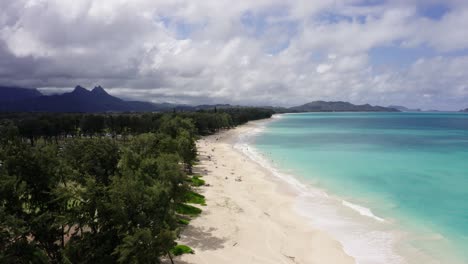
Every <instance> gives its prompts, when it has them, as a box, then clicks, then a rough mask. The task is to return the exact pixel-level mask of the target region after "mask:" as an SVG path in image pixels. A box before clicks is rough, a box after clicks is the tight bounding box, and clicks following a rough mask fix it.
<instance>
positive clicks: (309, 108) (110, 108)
mask: <svg viewBox="0 0 468 264" xmlns="http://www.w3.org/2000/svg"><path fill="white" fill-rule="evenodd" d="M215 107H216V108H218V109H221V108H224V109H225V108H238V107H242V106H238V105H229V104H216V105H198V106H190V105H178V104H170V103H159V104H155V103H150V102H141V101H125V100H122V99H120V98H117V97H114V96H112V95H110V94H108V93H107V92H106V91H105V90H104V89H103V88H102V87H101V86H97V87H94V89H92V90H91V91H90V90H87V89H85V88H83V87H81V86H76V87H75V89H74V90H73V91H72V92H69V93H64V94H59V95H43V94H42V93H41V92H39V91H38V90H37V89H29V88H18V87H5V86H0V112H85V113H93V112H164V111H172V110H174V109H175V110H178V111H197V110H206V109H213V108H215ZM263 108H268V109H272V110H274V111H275V112H279V113H287V112H344V111H346V112H398V111H399V110H398V109H395V108H389V107H382V106H371V105H369V104H364V105H354V104H351V103H348V102H341V101H339V102H325V101H314V102H310V103H307V104H304V105H300V106H295V107H290V108H284V107H272V106H265V107H263Z"/></svg>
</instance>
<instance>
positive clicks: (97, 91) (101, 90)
mask: <svg viewBox="0 0 468 264" xmlns="http://www.w3.org/2000/svg"><path fill="white" fill-rule="evenodd" d="M91 92H92V93H93V94H101V95H109V94H108V93H107V92H106V90H104V88H102V87H101V86H100V85H99V86H96V87H94V89H93V90H92V91H91Z"/></svg>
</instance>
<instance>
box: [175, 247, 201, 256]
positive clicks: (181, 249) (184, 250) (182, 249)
mask: <svg viewBox="0 0 468 264" xmlns="http://www.w3.org/2000/svg"><path fill="white" fill-rule="evenodd" d="M171 253H172V255H174V256H180V255H183V254H194V253H195V252H194V251H193V249H191V248H190V247H189V246H186V245H177V246H175V247H174V248H173V249H171Z"/></svg>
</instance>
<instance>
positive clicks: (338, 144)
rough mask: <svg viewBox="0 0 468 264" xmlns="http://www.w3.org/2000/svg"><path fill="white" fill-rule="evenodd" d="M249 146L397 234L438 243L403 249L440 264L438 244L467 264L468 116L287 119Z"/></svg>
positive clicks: (344, 115) (298, 116) (340, 115)
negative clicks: (431, 256) (361, 207)
mask: <svg viewBox="0 0 468 264" xmlns="http://www.w3.org/2000/svg"><path fill="white" fill-rule="evenodd" d="M254 146H255V147H256V148H257V149H258V150H259V151H260V152H262V153H264V154H265V155H267V156H268V157H269V158H271V159H272V160H274V162H275V163H276V164H277V165H278V166H280V167H281V168H284V169H285V170H288V171H293V172H294V174H295V175H297V176H298V177H299V178H302V179H303V180H305V181H309V182H312V183H314V185H316V186H318V187H320V188H322V189H325V190H327V191H328V192H331V193H333V194H336V195H338V196H340V197H343V198H344V199H346V200H349V201H352V202H353V203H357V204H364V205H365V206H366V207H369V208H370V209H371V210H372V212H373V213H374V214H375V215H376V216H378V217H381V218H383V219H391V220H392V222H394V223H396V225H398V226H399V227H401V228H402V229H404V230H410V231H414V233H415V234H419V235H420V237H425V235H427V237H430V238H433V237H434V236H433V235H434V234H436V235H437V236H435V237H440V238H441V239H414V240H413V241H408V243H411V244H413V245H414V246H416V247H419V248H421V250H423V251H427V253H430V254H431V252H432V254H434V256H436V255H437V257H438V258H441V259H442V262H443V258H444V252H442V253H441V252H438V253H437V254H435V253H434V251H436V250H435V248H439V247H438V246H439V243H440V244H441V245H442V243H443V244H444V245H445V246H446V247H448V248H449V249H450V250H453V252H450V254H457V258H459V259H460V260H461V262H462V263H468V253H467V252H466V250H467V249H468V114H462V113H307V114H288V115H283V116H282V118H279V119H278V120H276V121H274V122H271V123H269V124H268V125H267V127H266V129H265V130H264V131H263V132H262V133H261V135H259V136H258V137H257V138H256V139H255V143H254ZM415 237H416V236H415ZM444 250H445V249H444ZM445 253H447V252H445ZM465 261H466V262H465Z"/></svg>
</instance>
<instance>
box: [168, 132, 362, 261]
mask: <svg viewBox="0 0 468 264" xmlns="http://www.w3.org/2000/svg"><path fill="white" fill-rule="evenodd" d="M253 127H254V125H253V124H247V125H243V126H240V127H238V128H235V129H232V130H227V131H223V132H220V133H218V134H216V135H213V136H209V137H204V138H202V139H200V140H199V141H198V143H197V147H198V151H199V155H200V164H199V165H198V166H197V168H196V171H197V172H199V173H200V174H202V175H203V179H204V180H205V181H206V183H207V185H209V186H203V187H201V188H200V190H199V191H200V193H201V194H203V195H205V196H206V201H207V206H203V208H202V209H203V213H202V214H201V215H200V216H199V217H197V218H195V219H194V220H192V221H191V223H190V225H189V226H188V227H187V228H186V229H185V230H184V231H183V232H182V237H181V239H180V243H182V244H186V245H188V246H190V247H192V248H193V249H194V250H195V252H196V253H195V254H192V255H184V256H182V257H179V258H176V259H175V261H176V263H199V264H202V263H206V264H210V263H213V264H214V263H216V264H219V263H333V264H341V263H354V260H353V258H352V257H350V256H348V255H346V254H345V252H344V251H343V248H342V246H341V245H340V243H338V242H337V241H336V240H334V239H333V238H332V237H330V236H329V235H328V234H326V233H325V232H323V231H321V230H317V229H314V227H313V226H311V225H310V223H308V222H307V221H306V220H305V219H304V218H302V217H301V216H299V215H298V214H297V213H296V212H294V210H293V203H294V199H295V194H294V192H293V191H291V190H288V188H287V187H284V184H283V185H281V182H280V181H278V179H276V178H274V176H272V175H271V173H270V172H269V171H267V170H266V169H264V168H263V167H261V166H260V165H259V164H257V163H255V162H254V161H252V160H250V159H249V158H248V157H247V156H245V155H244V154H242V153H240V152H239V151H238V150H236V149H235V148H234V145H233V144H234V143H235V140H236V139H237V138H238V136H239V135H240V134H242V133H246V132H248V131H249V129H252V128H253Z"/></svg>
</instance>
